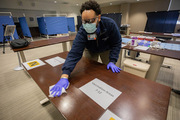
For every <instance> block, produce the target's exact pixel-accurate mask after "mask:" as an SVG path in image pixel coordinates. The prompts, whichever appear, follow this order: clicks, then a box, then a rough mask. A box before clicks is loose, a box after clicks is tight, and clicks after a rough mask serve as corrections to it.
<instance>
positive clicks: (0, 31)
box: [0, 16, 19, 42]
mask: <svg viewBox="0 0 180 120" xmlns="http://www.w3.org/2000/svg"><path fill="white" fill-rule="evenodd" d="M3 24H4V25H6V24H8V25H14V21H13V18H12V16H0V42H3V39H4V27H3V26H2V25H3ZM13 36H14V39H19V36H18V34H17V31H16V30H15V32H14V35H13ZM6 40H7V39H6ZM10 40H12V38H11V37H10Z"/></svg>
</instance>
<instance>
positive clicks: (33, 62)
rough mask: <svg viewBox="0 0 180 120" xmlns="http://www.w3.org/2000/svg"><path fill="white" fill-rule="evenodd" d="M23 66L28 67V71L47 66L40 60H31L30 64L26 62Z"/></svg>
mask: <svg viewBox="0 0 180 120" xmlns="http://www.w3.org/2000/svg"><path fill="white" fill-rule="evenodd" d="M22 64H23V65H24V66H25V67H26V69H27V70H30V69H33V68H37V67H40V66H42V65H45V63H44V62H43V61H41V60H40V59H36V60H31V61H28V62H25V63H22Z"/></svg>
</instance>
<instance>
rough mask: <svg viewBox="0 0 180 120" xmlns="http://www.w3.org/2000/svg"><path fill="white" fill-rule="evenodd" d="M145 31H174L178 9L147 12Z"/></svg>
mask: <svg viewBox="0 0 180 120" xmlns="http://www.w3.org/2000/svg"><path fill="white" fill-rule="evenodd" d="M146 15H147V18H148V19H147V23H146V27H145V31H147V32H158V33H174V29H175V26H176V22H177V19H178V17H179V11H161V12H148V13H146Z"/></svg>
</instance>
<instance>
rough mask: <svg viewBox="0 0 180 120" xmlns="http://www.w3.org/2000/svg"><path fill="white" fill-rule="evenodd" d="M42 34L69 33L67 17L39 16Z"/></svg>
mask: <svg viewBox="0 0 180 120" xmlns="http://www.w3.org/2000/svg"><path fill="white" fill-rule="evenodd" d="M37 20H38V25H39V31H40V33H41V34H45V35H53V34H63V33H68V24H67V18H66V17H41V18H37Z"/></svg>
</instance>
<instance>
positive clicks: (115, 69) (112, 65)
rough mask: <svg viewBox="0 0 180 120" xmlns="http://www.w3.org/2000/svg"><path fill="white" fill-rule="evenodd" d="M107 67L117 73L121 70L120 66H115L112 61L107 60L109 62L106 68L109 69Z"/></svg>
mask: <svg viewBox="0 0 180 120" xmlns="http://www.w3.org/2000/svg"><path fill="white" fill-rule="evenodd" d="M109 68H111V70H112V72H113V73H119V72H120V71H121V68H119V67H117V66H116V65H115V64H114V63H112V62H109V64H108V65H107V69H108V70H109Z"/></svg>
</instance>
